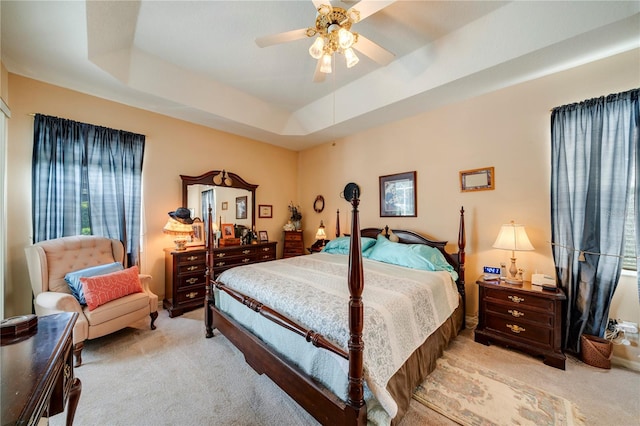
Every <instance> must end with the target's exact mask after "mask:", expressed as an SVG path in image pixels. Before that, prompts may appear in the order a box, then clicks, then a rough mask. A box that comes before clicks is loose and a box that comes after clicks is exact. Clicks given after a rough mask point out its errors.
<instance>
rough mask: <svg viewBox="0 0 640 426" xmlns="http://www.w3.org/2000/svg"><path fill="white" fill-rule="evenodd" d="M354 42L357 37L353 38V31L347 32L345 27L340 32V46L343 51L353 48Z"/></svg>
mask: <svg viewBox="0 0 640 426" xmlns="http://www.w3.org/2000/svg"><path fill="white" fill-rule="evenodd" d="M354 40H355V37H354V36H353V33H352V32H351V31H349V30H347V29H346V28H344V27H341V28H340V29H339V30H338V45H339V46H340V48H341V49H349V48H350V47H351V46H353V42H354Z"/></svg>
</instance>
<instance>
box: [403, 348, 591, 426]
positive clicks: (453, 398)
mask: <svg viewBox="0 0 640 426" xmlns="http://www.w3.org/2000/svg"><path fill="white" fill-rule="evenodd" d="M413 398H414V399H415V400H417V401H418V402H420V403H422V404H424V405H426V406H427V407H429V408H431V409H432V410H435V411H437V412H439V413H440V414H442V415H444V416H446V417H448V418H449V419H451V420H453V421H455V422H457V423H460V424H461V425H473V426H475V425H478V426H480V425H482V426H488V425H523V426H524V425H532V426H533V425H536V426H540V425H549V426H559V425H566V426H582V425H584V418H583V417H582V416H581V415H580V413H579V412H578V409H577V407H576V406H575V405H574V404H572V403H571V402H570V401H567V400H566V399H564V398H561V397H559V396H556V395H552V394H549V393H548V392H545V391H544V390H542V389H538V388H534V387H532V386H529V385H528V384H526V383H523V382H520V381H518V380H515V379H512V378H509V377H506V376H503V375H501V374H498V373H496V372H493V371H491V370H487V369H486V368H483V367H480V366H478V365H475V364H472V363H470V362H469V361H466V360H462V359H460V358H458V357H455V356H453V355H451V354H447V353H445V355H443V357H442V358H440V359H439V360H438V362H437V368H436V369H435V370H434V371H433V373H431V374H430V375H429V377H428V379H427V380H426V381H425V382H424V383H423V384H422V385H420V386H418V389H417V390H416V392H415V393H414V395H413Z"/></svg>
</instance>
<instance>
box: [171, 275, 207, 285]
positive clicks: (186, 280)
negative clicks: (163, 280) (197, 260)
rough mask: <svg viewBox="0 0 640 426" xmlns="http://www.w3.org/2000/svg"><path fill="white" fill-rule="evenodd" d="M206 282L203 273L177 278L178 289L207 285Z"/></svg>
mask: <svg viewBox="0 0 640 426" xmlns="http://www.w3.org/2000/svg"><path fill="white" fill-rule="evenodd" d="M206 281H207V280H206V276H205V275H204V274H203V273H197V274H185V275H178V276H177V277H176V282H177V284H178V288H180V287H189V286H192V285H198V284H201V285H204V284H206Z"/></svg>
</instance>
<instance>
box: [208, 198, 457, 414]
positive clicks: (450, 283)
mask: <svg viewBox="0 0 640 426" xmlns="http://www.w3.org/2000/svg"><path fill="white" fill-rule="evenodd" d="M351 204H352V208H353V214H352V223H351V234H350V235H360V236H361V238H349V237H342V238H336V240H333V243H335V244H331V245H327V247H325V249H326V250H325V251H323V252H321V253H316V254H312V255H308V256H298V257H294V258H289V259H281V260H275V261H271V262H264V263H258V264H253V265H246V266H242V267H237V268H232V269H230V270H228V271H225V272H224V273H223V274H221V275H220V276H219V277H218V280H217V281H214V280H213V274H212V272H210V271H212V270H213V268H212V265H213V259H212V252H211V250H209V252H208V253H209V259H208V266H209V272H208V273H207V295H206V298H205V327H206V337H208V338H209V337H212V336H213V329H214V328H217V329H218V331H219V332H220V333H222V334H223V335H224V336H226V337H227V338H228V339H229V340H230V341H231V342H232V343H233V344H234V345H235V346H236V347H237V348H238V349H239V350H240V351H241V352H242V353H243V354H244V357H245V360H246V362H247V363H248V364H249V365H251V366H252V367H253V368H254V369H255V370H256V372H258V373H259V374H267V376H269V377H270V378H271V380H272V381H273V382H275V383H276V384H277V385H278V386H279V387H280V388H281V389H283V390H284V391H285V392H287V394H289V395H290V396H291V397H292V398H293V399H294V400H295V401H297V402H298V404H299V405H300V406H302V407H303V408H304V409H305V410H306V411H307V412H308V413H309V414H311V415H312V416H313V417H314V418H315V419H317V420H318V421H319V422H320V423H322V424H340V425H364V424H366V423H367V420H368V421H369V422H370V423H371V424H390V423H391V424H396V423H397V422H399V421H400V419H401V418H402V417H403V416H404V414H405V413H406V411H407V409H408V407H409V403H410V401H411V395H412V393H413V390H414V389H415V387H416V386H417V385H418V384H420V383H422V381H423V380H424V379H425V377H426V376H427V375H428V374H429V373H430V372H431V371H432V370H433V369H434V368H435V362H436V359H437V358H438V357H440V356H441V355H442V352H443V350H444V348H445V347H446V346H447V345H448V344H449V341H450V340H451V339H453V338H454V337H455V336H456V335H457V334H458V332H459V330H461V329H462V328H464V303H465V298H464V295H465V291H464V257H465V252H464V248H465V231H464V209H463V208H461V209H460V218H459V223H460V228H459V233H458V252H457V253H454V254H449V253H447V252H446V251H445V245H446V241H432V240H429V239H427V238H425V237H422V236H420V235H418V234H416V233H413V232H411V231H404V230H393V231H391V232H392V233H393V234H395V236H396V237H398V239H399V243H400V245H398V243H395V242H394V243H391V242H389V241H388V239H387V238H388V237H389V235H390V233H389V230H388V228H386V229H384V230H381V229H377V228H366V229H363V230H362V231H360V224H359V216H358V204H359V199H358V198H357V197H354V198H353V199H352V200H351ZM385 237H386V238H385ZM208 241H212V239H211V238H209V239H208ZM372 241H373V243H372ZM343 243H346V244H347V245H346V246H344V244H343ZM341 244H342V246H341ZM400 246H403V247H400ZM397 248H402V249H403V250H404V249H406V250H412V251H418V252H420V253H421V255H420V256H421V257H420V261H423V260H424V258H425V257H424V256H423V253H425V250H431V251H430V252H427V255H426V257H427V258H428V260H425V262H426V263H427V264H428V265H430V266H433V265H436V267H435V268H429V269H430V270H429V271H426V270H422V269H424V268H421V267H416V266H415V265H409V266H411V267H406V266H407V265H405V266H398V265H394V264H390V263H384V262H387V260H383V261H382V262H381V261H379V260H380V258H379V255H380V253H382V252H381V250H384V251H386V252H388V249H397ZM434 248H435V250H434ZM330 249H331V250H330ZM406 250H405V251H404V252H402V254H401V255H400V257H399V259H400V260H399V262H400V263H401V264H402V263H404V262H405V260H404V259H408V258H410V257H411V256H413V255H412V254H411V253H409V252H408V251H406ZM394 253H395V252H394ZM376 255H377V256H376ZM393 256H396V257H397V255H395V254H393V255H392V257H393ZM363 257H364V259H363ZM372 259H374V260H372ZM391 263H393V262H391ZM365 284H367V285H366V286H365ZM363 293H364V294H363ZM247 308H249V309H247ZM300 336H302V337H303V338H300ZM309 343H311V344H309Z"/></svg>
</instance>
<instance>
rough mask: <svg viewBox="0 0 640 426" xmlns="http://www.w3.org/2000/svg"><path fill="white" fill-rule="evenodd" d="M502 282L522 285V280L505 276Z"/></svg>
mask: <svg viewBox="0 0 640 426" xmlns="http://www.w3.org/2000/svg"><path fill="white" fill-rule="evenodd" d="M504 282H506V283H507V284H512V285H522V280H521V279H518V278H515V277H513V278H505V279H504Z"/></svg>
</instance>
